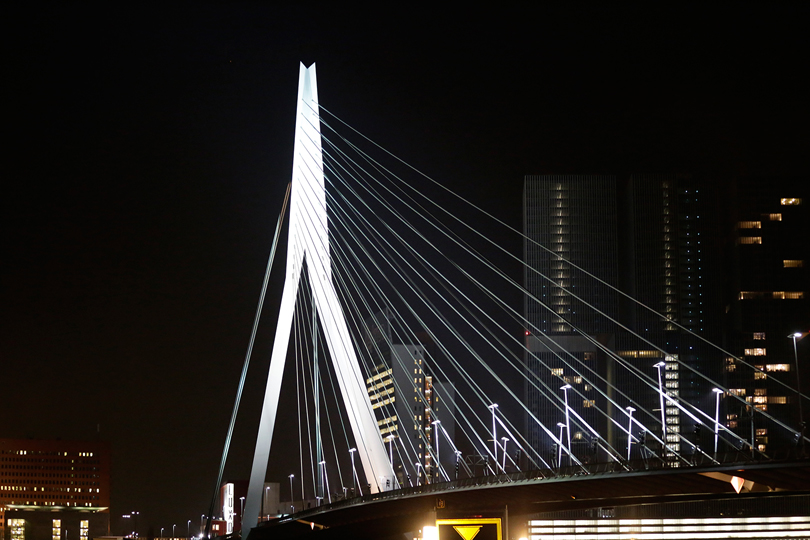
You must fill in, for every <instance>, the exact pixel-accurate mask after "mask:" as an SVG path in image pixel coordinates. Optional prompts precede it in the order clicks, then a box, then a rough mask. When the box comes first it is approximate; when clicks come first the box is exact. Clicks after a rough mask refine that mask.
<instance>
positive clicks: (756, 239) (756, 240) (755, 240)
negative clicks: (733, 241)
mask: <svg viewBox="0 0 810 540" xmlns="http://www.w3.org/2000/svg"><path fill="white" fill-rule="evenodd" d="M737 243H738V244H761V243H762V237H761V236H741V237H739V238H737Z"/></svg>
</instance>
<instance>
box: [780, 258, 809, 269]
mask: <svg viewBox="0 0 810 540" xmlns="http://www.w3.org/2000/svg"><path fill="white" fill-rule="evenodd" d="M782 266H783V267H784V268H803V267H804V261H803V260H801V259H785V260H783V261H782Z"/></svg>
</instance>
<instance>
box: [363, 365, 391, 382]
mask: <svg viewBox="0 0 810 540" xmlns="http://www.w3.org/2000/svg"><path fill="white" fill-rule="evenodd" d="M391 373H392V371H391V369H390V368H389V369H386V370H385V371H383V372H382V373H377V374H376V375H374V376H373V377H371V378H369V379H366V384H371V383H372V382H374V381H376V380H378V379H381V378H383V377H387V376H389V375H391Z"/></svg>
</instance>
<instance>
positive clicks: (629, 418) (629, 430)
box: [625, 405, 636, 461]
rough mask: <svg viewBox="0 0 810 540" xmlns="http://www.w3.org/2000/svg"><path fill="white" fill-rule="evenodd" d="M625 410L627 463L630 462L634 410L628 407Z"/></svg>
mask: <svg viewBox="0 0 810 540" xmlns="http://www.w3.org/2000/svg"><path fill="white" fill-rule="evenodd" d="M625 410H626V411H627V461H630V445H631V444H632V443H633V412H635V410H636V409H635V408H634V407H631V406H629V405H628V406H627V407H625Z"/></svg>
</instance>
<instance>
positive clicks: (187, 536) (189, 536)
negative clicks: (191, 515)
mask: <svg viewBox="0 0 810 540" xmlns="http://www.w3.org/2000/svg"><path fill="white" fill-rule="evenodd" d="M186 538H188V539H189V540H191V520H188V523H186Z"/></svg>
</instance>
